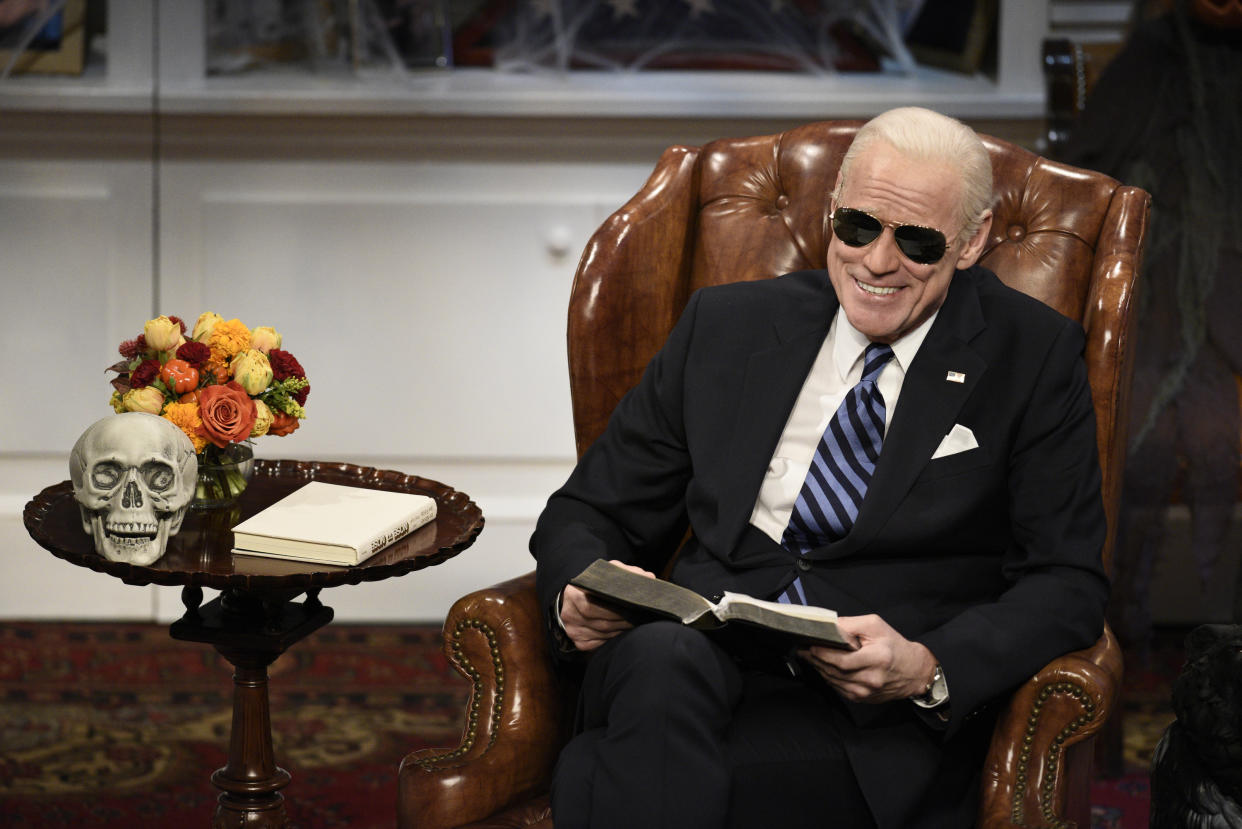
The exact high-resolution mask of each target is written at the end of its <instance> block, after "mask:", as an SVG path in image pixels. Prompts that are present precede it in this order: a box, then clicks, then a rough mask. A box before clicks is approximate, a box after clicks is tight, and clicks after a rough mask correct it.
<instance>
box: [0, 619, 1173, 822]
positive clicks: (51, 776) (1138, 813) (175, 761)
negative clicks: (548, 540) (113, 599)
mask: <svg viewBox="0 0 1242 829" xmlns="http://www.w3.org/2000/svg"><path fill="white" fill-rule="evenodd" d="M1184 633H1185V632H1184V631H1178V632H1174V633H1172V634H1170V635H1166V636H1164V637H1163V638H1161V637H1159V636H1158V637H1157V640H1156V643H1157V644H1156V646H1155V647H1154V648H1153V650H1152V652H1151V654H1150V655H1148V656H1146V657H1145V658H1138V657H1131V658H1130V659H1129V660H1128V662H1127V681H1126V686H1127V687H1126V690H1125V692H1124V694H1125V696H1124V702H1123V704H1124V708H1125V711H1126V716H1125V720H1124V730H1125V765H1126V774H1125V776H1123V777H1121V778H1119V779H1111V780H1098V781H1096V782H1095V784H1094V785H1093V787H1092V802H1093V803H1094V804H1095V805H1094V807H1093V810H1092V827H1093V829H1145V827H1147V824H1148V820H1147V814H1148V783H1147V769H1148V767H1149V765H1150V761H1151V751H1152V749H1154V748H1155V744H1156V740H1158V739H1159V736H1160V734H1161V732H1162V731H1163V730H1164V728H1165V726H1166V725H1167V724H1168V723H1169V722H1170V721H1171V719H1172V714H1171V713H1170V711H1169V704H1168V688H1169V683H1170V682H1171V680H1172V678H1173V677H1174V676H1176V674H1177V672H1178V671H1179V670H1180V668H1181V657H1180V652H1181V651H1180V649H1181V640H1182V637H1183V636H1184ZM270 674H271V682H270V686H269V693H270V697H271V707H272V735H273V740H274V742H275V750H276V762H277V764H278V765H280V766H282V767H284V768H286V769H288V770H289V771H290V772H291V773H292V775H293V781H292V783H290V784H289V786H288V787H286V788H285V789H284V793H285V795H286V798H287V800H288V812H289V818H290V820H291V822H292V823H293V824H294V825H295V826H297V827H299V829H335V827H342V829H344V828H345V827H348V829H381V828H382V829H391V827H393V826H395V824H396V790H397V765H398V763H400V761H401V758H402V757H404V756H405V755H406V754H407V753H408V752H410V751H412V750H414V749H416V748H424V747H431V746H453V745H456V743H457V738H458V735H459V734H460V731H461V728H460V715H461V713H462V711H463V706H464V702H465V700H466V697H467V686H466V683H465V681H464V680H462V679H461V678H460V677H458V676H457V674H456V673H455V672H454V671H453V670H452V669H451V668H450V667H449V666H448V664H447V662H446V660H445V659H444V657H443V656H442V654H441V651H440V631H439V626H432V625H422V626H409V625H404V626H386V625H346V624H339V625H329V626H328V627H326V628H323V629H321V630H320V631H318V632H317V633H315V634H313V635H312V636H310V637H309V638H307V639H306V640H305V641H303V642H300V643H298V644H297V645H295V646H294V647H293V648H292V649H291V650H290V651H289V652H288V653H286V654H285V655H284V656H282V657H281V658H280V659H279V660H277V662H276V663H275V664H273V665H272V668H271V671H270ZM231 676H232V668H231V666H230V665H229V664H228V663H227V662H225V661H224V660H223V659H222V658H221V657H220V656H219V655H218V654H217V653H216V652H215V650H214V649H212V648H211V647H209V646H206V645H199V644H194V643H187V642H176V641H173V640H172V639H171V638H169V636H168V629H167V627H166V626H163V625H154V624H136V623H120V624H118V623H42V622H40V623H27V622H16V623H13V622H10V623H0V825H2V826H5V827H9V826H12V827H23V828H25V827H31V828H32V829H35V828H39V829H41V828H42V827H49V828H50V827H75V829H83V828H85V827H90V829H113V828H114V827H116V828H117V829H119V827H133V826H144V827H178V829H181V828H183V827H194V826H209V825H210V823H211V817H212V814H213V813H214V810H215V798H216V794H217V792H216V790H215V788H214V787H213V786H212V785H211V782H210V779H209V778H210V774H211V772H212V771H214V770H215V769H217V768H219V767H221V766H223V765H224V762H225V759H226V757H225V751H226V745H227V741H228V734H229V727H230V721H231V716H232V679H231Z"/></svg>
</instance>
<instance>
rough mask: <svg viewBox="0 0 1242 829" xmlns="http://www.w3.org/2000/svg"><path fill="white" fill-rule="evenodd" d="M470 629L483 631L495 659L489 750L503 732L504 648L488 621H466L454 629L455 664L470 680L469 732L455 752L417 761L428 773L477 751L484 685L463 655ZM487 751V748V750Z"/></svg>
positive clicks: (467, 720) (467, 731) (476, 671)
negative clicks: (472, 750)
mask: <svg viewBox="0 0 1242 829" xmlns="http://www.w3.org/2000/svg"><path fill="white" fill-rule="evenodd" d="M467 628H471V629H474V630H477V631H479V632H480V633H482V634H483V637H484V638H485V639H486V640H487V647H488V650H489V651H490V652H491V657H492V668H493V671H494V675H495V677H496V700H495V702H494V703H493V705H492V715H491V722H490V723H489V726H490V727H489V728H488V734H489V735H490V736H489V739H488V741H487V749H490V748H491V747H492V744H493V743H495V742H496V735H497V734H498V732H499V731H500V716H501V711H502V710H503V708H504V700H505V668H504V661H503V660H502V659H501V656H500V646H499V645H497V644H496V632H495V631H494V630H492V628H491V627H490V626H489V625H488V624H487V623H486V622H483V621H480V620H478V619H462V620H461V621H459V622H458V623H457V625H456V626H455V627H454V628H453V664H455V665H457V666H458V670H459V671H460V672H461V673H463V674H464V675H465V676H466V678H468V679H469V680H470V711H469V712H468V714H467V715H466V732H465V734H464V736H463V737H462V741H461V745H459V746H458V747H457V748H455V749H453V750H452V751H449V752H446V753H444V754H436V755H433V756H431V757H420V758H418V759H417V760H415V762H416V763H417V764H418V765H419V766H421V767H423V768H424V769H426V770H428V771H431V770H433V769H434V768H435V767H438V766H440V765H441V764H442V763H443V762H445V761H446V760H456V759H457V758H459V757H461V756H463V755H465V754H466V753H467V752H469V751H470V750H471V749H473V748H474V744H475V742H476V741H477V740H478V736H479V699H480V698H481V696H482V691H483V682H482V679H481V677H480V674H479V670H478V668H476V667H474V665H472V664H471V663H470V660H469V659H467V658H466V657H465V654H463V653H462V645H461V639H462V635H463V633H464V632H465V630H466V629H467ZM487 749H484V751H486V750H487Z"/></svg>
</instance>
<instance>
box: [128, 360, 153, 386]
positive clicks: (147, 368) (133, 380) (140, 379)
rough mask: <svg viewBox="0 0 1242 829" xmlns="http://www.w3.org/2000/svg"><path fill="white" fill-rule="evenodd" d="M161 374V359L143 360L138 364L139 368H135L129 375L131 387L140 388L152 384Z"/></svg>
mask: <svg viewBox="0 0 1242 829" xmlns="http://www.w3.org/2000/svg"><path fill="white" fill-rule="evenodd" d="M159 376H160V361H159V360H143V361H142V362H141V363H139V364H138V368H136V369H134V370H133V372H132V373H131V374H130V375H129V387H130V388H131V389H140V388H142V387H143V386H149V385H151V382H152V381H153V380H155V378H156V377H159Z"/></svg>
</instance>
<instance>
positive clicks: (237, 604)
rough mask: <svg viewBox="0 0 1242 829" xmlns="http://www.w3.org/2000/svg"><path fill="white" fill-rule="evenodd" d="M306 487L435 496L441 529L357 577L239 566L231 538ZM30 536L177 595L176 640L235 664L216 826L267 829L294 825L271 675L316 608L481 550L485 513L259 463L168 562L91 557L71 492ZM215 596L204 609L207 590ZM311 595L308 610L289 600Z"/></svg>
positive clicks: (354, 471)
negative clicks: (366, 585) (477, 546)
mask: <svg viewBox="0 0 1242 829" xmlns="http://www.w3.org/2000/svg"><path fill="white" fill-rule="evenodd" d="M311 480H318V481H327V482H329V483H334V484H345V485H348V486H358V487H365V488H370V489H390V490H396V491H399V492H414V493H418V494H421V495H430V496H431V497H433V498H435V499H436V502H437V507H438V513H437V516H436V520H435V521H434V522H432V523H430V524H428V525H426V526H424V527H422V528H421V529H419V530H418V531H416V532H415V533H413V534H412V535H410V536H407V537H406V538H404V539H402V540H400V541H398V542H397V543H395V544H393V545H392V546H390V547H388V548H386V549H384V550H382V551H380V552H379V553H378V554H377V555H375V556H373V557H371V558H370V559H368V560H367V561H365V562H363V563H362V564H360V565H358V566H356V567H335V566H331V565H325V564H309V563H304V562H296V561H286V560H282V559H272V558H261V557H258V556H234V555H233V553H232V549H233V534H232V532H231V531H230V528H231V527H233V526H234V525H235V524H237V523H238V522H239V521H242V520H244V519H246V518H248V517H250V516H251V515H254V514H255V513H256V512H258V511H259V510H261V509H263V508H264V507H266V506H268V505H269V504H271V503H273V502H275V501H277V500H279V499H280V498H282V497H284V496H285V495H287V494H289V493H290V492H292V491H293V490H295V489H297V488H298V487H300V486H302V485H303V484H305V483H307V482H308V481H311ZM23 518H24V520H25V524H26V529H27V531H28V532H29V533H30V536H31V538H33V539H34V540H35V541H36V542H38V544H39V545H40V546H42V547H44V548H45V549H47V550H48V551H50V552H51V553H52V554H53V555H55V556H56V557H58V558H62V559H64V560H65V561H68V562H71V563H72V564H76V565H78V566H80V567H88V568H90V569H91V570H96V571H98V572H101V573H107V574H108V575H111V576H114V577H116V578H119V579H121V580H122V581H124V582H125V583H126V584H133V585H147V584H159V585H178V586H180V587H181V598H182V602H183V603H184V604H185V607H186V611H185V614H184V615H183V616H182V617H181V618H180V619H178V620H177V621H175V622H173V623H172V625H171V627H170V628H169V633H170V634H171V635H172V637H173V638H174V639H181V640H185V641H190V642H203V643H206V644H210V645H212V646H213V647H215V648H216V650H217V651H219V652H220V654H221V655H223V656H224V658H225V659H227V660H228V661H229V663H230V664H232V665H233V667H234V669H235V673H234V674H233V724H232V729H231V733H230V736H229V749H228V762H227V763H226V765H225V766H224V767H223V768H221V769H218V770H217V771H216V772H215V773H214V774H213V775H212V776H211V781H212V783H213V784H215V786H216V787H217V788H218V789H219V790H220V795H219V797H218V799H217V806H216V812H215V817H214V820H213V824H212V825H213V826H214V827H220V828H221V829H222V827H238V826H245V827H247V829H268V827H284V826H288V825H289V819H288V816H287V813H286V809H285V797H284V795H283V794H282V793H281V791H280V790H281V789H282V788H284V787H285V786H286V785H287V784H288V783H289V781H290V779H291V776H290V774H289V772H287V771H285V770H284V769H282V768H280V767H279V766H277V765H276V761H275V753H274V751H273V748H272V728H271V710H270V706H269V702H268V691H267V683H268V666H270V665H271V664H272V662H274V661H275V660H276V658H277V657H278V656H280V654H282V653H284V651H285V650H287V649H288V648H290V647H292V646H293V645H294V644H296V643H297V642H299V641H301V640H302V639H304V638H305V637H306V636H308V635H310V634H311V633H313V632H314V631H316V630H318V629H319V628H321V627H323V626H324V625H326V624H327V623H328V622H330V621H332V608H330V607H327V606H326V605H324V604H323V603H321V602H320V600H319V593H320V591H321V590H322V589H323V588H325V587H335V586H337V585H342V584H359V583H361V582H364V581H380V580H383V579H388V578H393V577H395V576H401V575H404V574H406V573H409V572H412V571H414V570H420V569H422V568H424V567H430V566H432V565H436V564H439V563H440V562H442V561H445V560H447V559H449V558H452V557H453V556H455V555H457V554H458V553H460V552H461V551H462V550H464V549H466V548H467V547H469V546H470V545H471V544H473V543H474V540H475V538H477V537H478V535H479V533H480V532H481V531H482V529H483V513H482V511H480V509H479V507H478V506H477V505H476V504H475V503H474V502H473V501H471V500H470V498H469V496H467V495H465V494H464V493H461V492H457V491H456V490H454V489H452V488H451V487H448V486H446V485H444V484H441V483H439V482H437V481H432V480H428V479H426V478H420V477H417V476H411V475H404V474H402V473H399V472H393V471H389V470H381V469H374V468H371V467H361V466H355V465H352V464H345V463H320V462H310V461H262V460H261V461H259V462H258V464H257V465H256V469H255V474H254V479H253V480H252V481H251V483H250V486H249V487H248V488H247V489H246V491H245V493H243V495H242V497H241V498H240V499H239V501H238V502H237V504H236V505H235V506H233V507H232V508H230V509H228V510H221V511H216V512H198V511H193V510H192V511H191V512H190V514H188V515H187V516H186V519H185V522H184V523H183V524H182V527H181V532H179V533H178V534H177V535H175V536H173V537H172V538H171V539H169V542H168V548H167V551H166V552H165V554H164V556H163V557H161V558H160V559H159V560H157V561H155V562H154V563H152V564H150V565H148V566H145V567H140V566H135V565H131V564H126V563H124V562H114V561H108V560H107V559H105V558H104V557H103V556H101V555H99V554H98V553H96V552H95V547H94V541H93V539H92V538H91V536H90V535H88V534H87V533H86V532H84V531H83V529H82V520H81V516H80V512H79V508H78V504H77V502H76V501H75V500H74V498H73V487H72V486H71V484H70V482H68V481H64V482H62V483H59V484H56V485H55V486H51V487H48V488H47V489H45V490H43V491H42V492H40V493H39V494H38V495H36V496H35V498H34V500H32V501H31V502H30V503H28V504H27V505H26V509H25V512H24V513H23ZM204 588H211V589H216V590H220V591H221V593H220V595H219V596H217V597H216V598H214V599H212V600H211V601H209V602H207V603H206V604H204V603H203V589H204ZM299 596H305V598H304V599H303V600H302V601H300V602H299V601H294V599H296V598H297V597H299Z"/></svg>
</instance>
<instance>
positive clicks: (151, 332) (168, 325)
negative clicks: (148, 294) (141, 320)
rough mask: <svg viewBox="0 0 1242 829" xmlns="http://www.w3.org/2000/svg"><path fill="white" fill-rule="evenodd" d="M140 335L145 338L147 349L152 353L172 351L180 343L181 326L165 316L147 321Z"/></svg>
mask: <svg viewBox="0 0 1242 829" xmlns="http://www.w3.org/2000/svg"><path fill="white" fill-rule="evenodd" d="M142 333H143V336H145V337H146V338H147V348H150V349H152V350H154V351H172V350H173V349H174V348H176V347H177V346H178V345H179V344H180V343H181V326H180V325H177V323H175V322H173V321H172V320H170V319H169V318H168V317H165V316H159V317H156V318H155V319H153V320H147V324H146V325H145V326H143V328H142Z"/></svg>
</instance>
